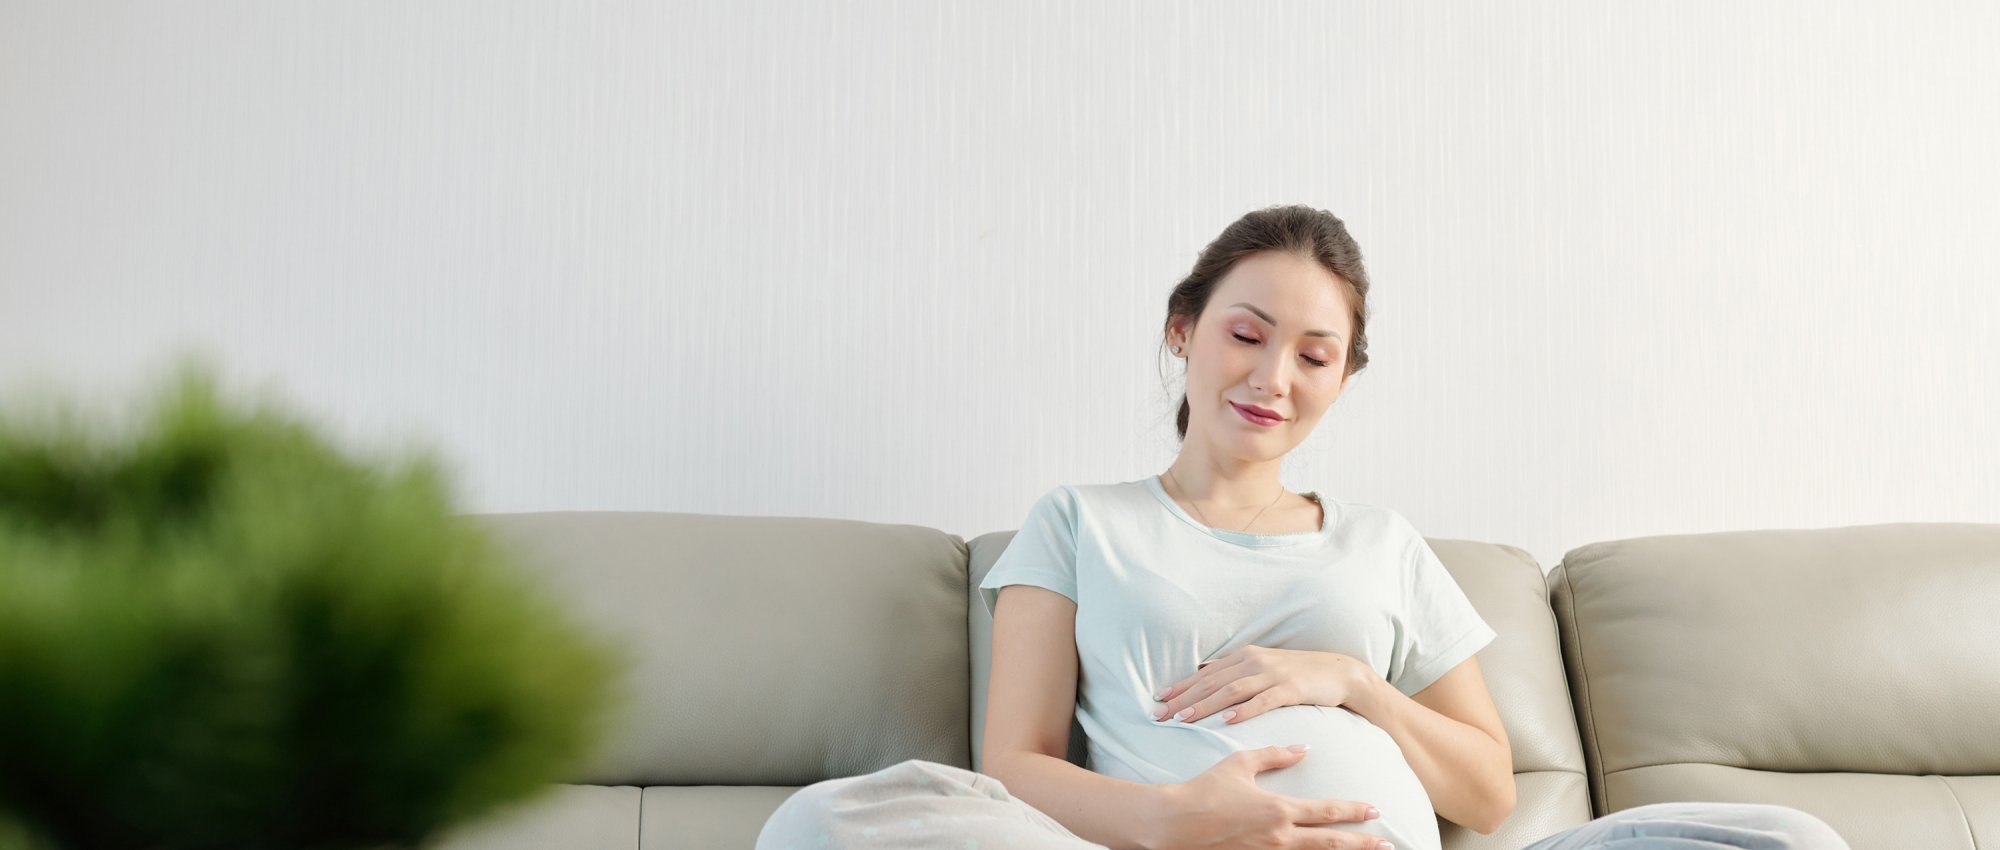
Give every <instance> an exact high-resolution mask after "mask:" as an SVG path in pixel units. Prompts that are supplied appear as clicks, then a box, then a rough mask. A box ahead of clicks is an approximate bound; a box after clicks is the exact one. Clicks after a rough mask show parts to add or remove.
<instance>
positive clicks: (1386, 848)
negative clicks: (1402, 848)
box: [1375, 841, 1396, 850]
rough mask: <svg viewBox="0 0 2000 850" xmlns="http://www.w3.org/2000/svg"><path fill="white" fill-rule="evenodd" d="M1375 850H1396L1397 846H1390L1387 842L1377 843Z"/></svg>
mask: <svg viewBox="0 0 2000 850" xmlns="http://www.w3.org/2000/svg"><path fill="white" fill-rule="evenodd" d="M1375 850H1396V845H1394V844H1390V843H1389V842H1387V841H1377V842H1375Z"/></svg>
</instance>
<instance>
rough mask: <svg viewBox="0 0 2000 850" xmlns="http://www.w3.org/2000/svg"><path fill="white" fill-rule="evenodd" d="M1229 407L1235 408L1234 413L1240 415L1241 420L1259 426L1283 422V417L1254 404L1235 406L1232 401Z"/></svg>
mask: <svg viewBox="0 0 2000 850" xmlns="http://www.w3.org/2000/svg"><path fill="white" fill-rule="evenodd" d="M1229 406H1231V407H1234V408H1236V412H1237V413H1240V414H1242V415H1243V418H1245V419H1248V420H1250V421H1252V422H1255V423H1257V424H1259V425H1276V424H1278V423H1280V422H1283V421H1285V420H1284V417H1281V416H1279V415H1278V414H1276V413H1274V412H1272V411H1269V410H1265V409H1264V408H1261V407H1258V406H1256V405H1254V404H1237V403H1236V402H1233V401H1232V402H1230V403H1229Z"/></svg>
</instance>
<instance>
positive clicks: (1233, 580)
mask: <svg viewBox="0 0 2000 850" xmlns="http://www.w3.org/2000/svg"><path fill="white" fill-rule="evenodd" d="M1307 495H1308V496H1309V497H1314V498H1318V499H1319V502H1320V505H1321V507H1322V508H1323V511H1324V514H1325V518H1324V521H1323V523H1322V526H1321V528H1320V530H1318V531H1305V532H1297V533H1289V534H1255V533H1244V532H1238V531H1229V530H1226V529H1215V528H1209V527H1208V526H1206V525H1203V524H1202V523H1201V522H1199V521H1198V520H1196V519H1195V518H1194V517H1193V516H1192V515H1190V514H1188V513H1187V512H1186V511H1184V510H1182V509H1181V507H1180V505H1179V504H1178V503H1176V502H1175V501H1174V500H1173V498H1172V497H1170V496H1168V495H1167V492H1166V490H1165V489H1164V488H1163V487H1161V486H1160V481H1159V478H1158V477H1157V476H1148V477H1147V478H1144V479H1141V480H1138V481H1127V482H1124V483H1119V484H1081V485H1064V486H1060V487H1057V488H1055V489H1053V490H1050V491H1049V492H1048V493H1046V494H1044V495H1043V496H1042V497H1041V498H1039V499H1037V500H1036V501H1035V504H1034V506H1033V507H1032V508H1030V509H1029V511H1028V516H1027V518H1026V520H1024V521H1023V522H1022V525H1021V528H1020V530H1019V531H1018V532H1016V533H1015V535H1014V537H1013V539H1012V540H1011V541H1010V542H1009V543H1008V544H1007V548H1006V550H1005V551H1003V552H1002V553H1001V554H1000V557H999V559H998V560H996V561H995V562H994V564H993V568H992V569H991V571H989V572H988V573H987V574H986V578H985V580H984V581H981V582H980V584H979V589H980V596H981V597H982V598H983V599H984V600H985V602H986V607H987V610H988V611H989V612H990V611H992V610H993V609H994V608H995V607H997V603H998V601H999V596H1000V588H1001V587H1004V586H1006V585H1010V584H1027V585H1034V586H1036V587H1043V588H1047V589H1049V590H1053V591H1055V592H1057V593H1060V594H1062V595H1064V596H1066V597H1068V598H1069V599H1070V600H1071V601H1073V602H1075V603H1076V605H1077V610H1076V648H1077V655H1078V659H1079V668H1078V678H1079V680H1080V681H1079V683H1078V695H1077V706H1076V714H1077V721H1078V723H1079V724H1080V725H1081V726H1082V727H1083V731H1084V734H1085V736H1086V737H1087V738H1088V744H1089V747H1088V751H1089V754H1090V758H1089V762H1088V767H1089V768H1090V770H1092V771H1095V772H1097V773H1102V774H1105V775H1109V776H1116V777H1120V778H1123V779H1129V780H1132V781H1135V782H1145V783H1153V784H1159V783H1173V782H1181V781H1184V780H1187V779H1191V778H1193V777H1194V776H1196V775H1198V774H1200V773H1202V772H1203V771H1206V770H1208V769H1209V768H1211V767H1214V766H1215V763H1216V762H1217V761H1220V760H1221V759H1222V758H1223V757H1224V756H1227V755H1228V754H1230V753H1231V752H1234V751H1236V750H1243V749H1250V748H1254V747H1265V746H1272V745H1276V746H1286V745H1289V744H1295V743H1306V744H1312V745H1313V748H1312V750H1311V751H1310V752H1309V753H1307V754H1306V757H1305V759H1304V760H1302V761H1300V762H1299V763H1298V764H1295V765H1292V766H1291V767H1284V768H1277V769H1275V770H1267V771H1264V772H1262V773H1259V774H1258V775H1257V779H1256V782H1257V785H1258V786H1259V787H1261V788H1265V789H1267V790H1270V791H1275V792H1278V793H1281V794H1288V795H1291V796H1294V797H1302V798H1309V799H1337V800H1358V801H1362V802H1366V803H1369V804H1372V805H1374V806H1376V807H1377V808H1379V809H1381V811H1382V817H1381V818H1379V819H1376V820H1373V821H1364V822H1355V823H1342V824H1329V825H1327V826H1329V827H1331V828H1336V829H1345V830H1350V831H1354V832H1365V833H1370V834H1376V835H1381V836H1383V837H1385V838H1387V839H1389V840H1390V841H1391V842H1393V843H1394V844H1395V845H1396V847H1397V848H1398V850H1438V848H1439V846H1440V839H1439V835H1438V829H1437V820H1436V818H1437V815H1436V812H1435V810H1434V809H1433V808H1432V807H1431V801H1430V796H1429V795H1428V794H1427V793H1426V792H1425V791H1424V787H1423V783H1422V782H1421V780H1419V779H1418V777H1417V775H1416V772H1415V771H1414V770H1413V769H1412V768H1411V767H1410V765H1409V762H1408V761H1407V760H1405V759H1404V758H1403V753H1402V749H1401V748H1400V747H1399V746H1397V744H1396V741H1395V739H1394V738H1392V737H1390V735H1389V733H1388V732H1386V731H1384V730H1383V729H1382V728H1381V727H1378V726H1376V725H1374V724H1373V723H1370V722H1369V721H1368V720H1367V719H1366V718H1364V717H1362V716H1361V715H1359V714H1356V713H1354V712H1353V711H1351V710H1349V709H1347V708H1342V707H1334V708H1326V707H1322V706H1317V705H1295V706H1285V707H1281V708H1278V709H1275V710H1272V711H1268V712H1266V713H1264V714H1260V715H1257V716H1256V717H1252V718H1250V719H1248V720H1245V721H1243V722H1241V723H1233V724H1232V723H1227V722H1226V721H1224V720H1223V718H1222V715H1221V712H1220V711H1218V712H1216V713H1215V714H1211V715H1209V716H1207V717H1203V718H1201V719H1199V720H1196V721H1195V722H1193V723H1187V722H1183V721H1179V720H1175V719H1172V718H1168V719H1167V720H1154V719H1153V718H1152V713H1153V712H1154V711H1156V710H1158V709H1159V708H1160V707H1161V705H1162V704H1161V703H1159V702H1157V701H1155V700H1154V699H1153V694H1155V693H1157V692H1158V691H1159V690H1160V689H1161V688H1164V687H1166V686H1167V685H1170V684H1172V683H1174V682H1177V681H1179V680H1181V679H1183V678H1186V677H1187V676H1189V675H1192V674H1193V673H1194V672H1195V670H1196V665H1198V664H1200V663H1201V662H1203V661H1207V660H1209V659H1211V658H1216V657H1218V656H1221V655H1225V654H1227V653H1229V652H1231V651H1233V650H1236V649H1239V648H1241V647H1244V646H1248V645H1256V646H1265V647H1276V648H1283V649H1303V650H1316V651H1325V652H1339V653H1343V654H1346V655H1350V656H1353V657H1354V658H1356V659H1359V660H1361V661H1364V662H1366V663H1368V664H1369V665H1371V666H1373V667H1374V668H1375V670H1376V672H1378V673H1380V674H1382V676H1383V678H1384V679H1386V680H1387V681H1388V682H1389V684H1390V685H1392V686H1394V687H1395V688H1396V689H1397V690H1399V691H1401V692H1403V693H1404V694H1410V695H1414V694H1416V693H1417V692H1418V691H1421V690H1423V689H1424V688H1425V687H1426V686H1428V685H1429V684H1431V683H1432V682H1434V681H1436V680H1437V678H1438V677H1440V676H1442V675H1444V674H1445V673H1446V672H1448V671H1449V670H1451V669H1452V668H1453V667H1456V666H1457V665H1458V664H1459V663H1460V662H1463V661H1465V660H1466V659H1468V658H1471V657H1472V656H1473V655H1474V654H1475V653H1477V652H1478V651H1479V650H1480V649H1482V648H1484V647H1485V646H1486V645H1487V644H1488V643H1489V642H1491V641H1492V640H1493V638H1494V637H1496V633H1495V632H1494V630H1493V629H1492V627H1491V626H1489V625H1487V623H1486V621H1485V620H1483V619H1481V618H1480V616H1479V614H1478V612H1477V611H1475V610H1474V609H1473V606H1472V602H1471V600H1470V599H1468V598H1466V595H1465V592H1464V591H1463V590H1462V589H1461V588H1460V587H1459V586H1458V583H1457V582H1456V581H1454V580H1453V579H1452V577H1451V574H1450V573H1449V572H1447V571H1446V570H1445V567H1444V564H1443V563H1442V562H1440V561H1439V560H1438V558H1437V555H1436V554H1435V553H1434V552H1432V551H1431V548H1430V546H1429V545H1428V544H1426V543H1425V542H1424V539H1423V536H1422V535H1421V534H1419V533H1418V532H1417V530H1416V528H1415V527H1413V526H1412V525H1411V524H1410V522H1409V521H1408V520H1406V519H1404V518H1403V516H1402V515H1401V514H1398V513H1396V512H1395V511H1393V510H1390V509H1388V508H1383V507H1377V506H1374V505H1365V504H1356V503H1350V502H1339V501H1335V500H1332V499H1326V498H1324V497H1320V496H1319V495H1318V494H1317V493H1308V494H1307Z"/></svg>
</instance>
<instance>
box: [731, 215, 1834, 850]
mask: <svg viewBox="0 0 2000 850" xmlns="http://www.w3.org/2000/svg"><path fill="white" fill-rule="evenodd" d="M1367 295H1368V277H1367V274H1366V273H1365V271H1364V270H1363V268H1362V264H1361V253H1360V249H1359V248H1358V247H1357V246H1356V245H1355V243H1354V240H1353V239H1352V238H1351V237H1350V236H1349V235H1348V233H1347V228H1346V226H1345V225H1344V224H1342V222H1341V221H1340V220H1339V219H1338V218H1335V217H1334V216H1332V215H1331V214H1328V213H1326V212H1325V211H1322V210H1315V209H1311V208H1307V207H1297V206H1294V207H1276V208H1270V209H1264V210H1258V211H1256V212H1252V213H1250V214H1248V215H1246V216H1244V217H1243V218H1241V219H1239V220H1238V221H1236V222H1235V223H1234V224H1231V225H1230V226H1229V227H1228V228H1227V229H1225V230H1224V231H1223V233H1222V235H1221V236H1219V237H1217V238H1216V239H1215V241H1213V242H1212V243H1210V244H1209V245H1208V247H1207V248H1206V249H1205V250H1204V251H1203V252H1202V254H1201V256H1200V258H1199V259H1198V260H1197V261H1196V263H1195V266H1194V269H1193V271H1192V272H1191V273H1189V275H1188V276H1187V278H1186V279H1185V280H1183V281H1182V282H1181V283H1180V285H1179V286H1177V287H1176V288H1175V289H1174V291H1173V293H1172V294H1171V295H1170V296H1169V298H1168V300H1167V321H1166V325H1165V328H1164V336H1163V339H1162V343H1163V344H1164V345H1166V346H1167V347H1168V348H1169V350H1170V351H1171V353H1172V355H1173V356H1174V357H1176V358H1180V359H1184V360H1185V361H1186V362H1187V379H1186V388H1187V392H1186V396H1185V397H1184V398H1183V400H1182V402H1181V406H1180V414H1179V418H1178V421H1177V423H1176V428H1177V430H1178V431H1179V433H1180V436H1181V441H1182V444H1181V451H1180V454H1179V456H1178V457H1176V458H1175V459H1174V461H1173V463H1172V464H1171V465H1170V466H1169V467H1168V468H1167V469H1166V471H1165V472H1164V473H1162V474H1160V475H1149V476H1146V477H1144V478H1142V479H1139V480H1135V481H1127V482H1122V483H1117V484H1082V485H1065V486H1061V487H1057V488H1055V489H1053V490H1050V491H1048V492H1047V493H1045V494H1044V495H1043V496H1042V497H1041V498H1040V499H1039V500H1037V501H1036V502H1035V504H1034V506H1033V507H1032V508H1031V509H1030V510H1029V512H1028V517H1027V519H1026V520H1025V521H1024V522H1023V523H1022V526H1021V529H1020V531H1019V532H1018V533H1016V535H1015V536H1014V538H1013V540H1012V541H1010V542H1009V544H1008V546H1007V548H1006V550H1005V551H1004V552H1002V553H1001V555H1000V557H999V559H998V560H997V561H996V562H995V563H994V565H993V568H992V570H991V571H990V572H988V573H987V576H986V578H985V580H984V581H983V582H981V583H980V585H979V593H980V595H981V598H982V599H983V600H984V603H985V604H986V605H987V607H988V608H989V610H991V612H992V614H993V647H992V660H993V663H992V670H991V673H990V676H989V688H988V691H989V700H988V704H987V711H986V726H985V737H984V740H983V742H982V751H983V755H984V759H983V767H984V772H983V773H973V772H971V771H968V770H964V769H962V768H957V767H952V766H949V765H942V764H937V763H934V762H927V761H921V760H915V759H912V760H907V761H904V762H902V763H899V764H896V765H893V766H890V767H887V768H884V769H882V770H879V771H876V772H874V773H871V774H866V775H863V776H853V777H844V778H840V779H832V780H827V781H825V782H820V783H816V784H814V785H811V786H808V787H806V788H804V789H801V790H800V791H799V792H798V793H797V794H794V795H793V796H792V797H791V798H789V799H788V800H786V802H785V803H784V805H782V806H780V807H779V809H778V811H777V812H776V813H774V814H773V815H772V816H771V818H770V820H769V821H767V822H766V823H765V825H764V829H763V831H762V833H761V834H760V835H759V836H758V839H757V847H758V850H789V848H800V850H804V848H827V847H832V848H850V847H851V848H864V847H896V848H949V850H981V848H984V850H1000V848H1006V847H1017V848H1064V850H1096V849H1097V848H1106V847H1109V848H1147V849H1148V850H1154V849H1155V848H1157V850H1179V848H1216V850H1220V848H1271V847H1284V848H1292V847H1296V848H1356V850H1360V849H1361V848H1366V850H1378V848H1381V847H1383V846H1384V845H1385V843H1386V845H1388V846H1392V847H1394V848H1397V850H1440V840H1439V835H1438V829H1437V818H1439V817H1443V818H1445V819H1447V820H1451V821H1453V822H1455V823H1459V824H1462V825H1464V826H1466V827H1468V828H1470V829H1472V830H1474V831H1477V832H1480V833H1491V832H1493V831H1495V830H1496V829H1498V828H1499V827H1500V825H1501V824H1502V823H1503V822H1505V821H1506V819H1507V817H1508V815H1509V813H1511V812H1512V810H1513V808H1514V773H1513V767H1512V749H1511V747H1510V745H1509V744H1508V741H1507V732H1506V729H1505V728H1504V727H1503V726H1502V725H1501V722H1500V715H1499V712H1498V711H1497V709H1495V707H1494V705H1493V699H1492V696H1491V695H1490V694H1489V693H1488V692H1487V689H1486V683H1485V679H1484V678H1483V677H1482V675H1481V673H1480V670H1479V663H1478V660H1477V659H1476V658H1475V657H1474V656H1475V654H1476V653H1478V652H1479V650H1480V649H1482V648H1484V647H1485V646H1486V645H1487V644H1488V643H1489V642H1491V641H1492V640H1493V639H1494V637H1495V636H1496V633H1495V632H1494V630H1493V629H1492V627H1490V626H1489V625H1488V624H1487V623H1486V622H1485V621H1484V620H1482V619H1481V618H1480V616H1479V614H1478V612H1477V611H1475V610H1474V608H1473V606H1472V603H1471V601H1470V600H1469V599H1467V597H1466V595H1465V593H1464V592H1463V591H1462V590H1461V589H1460V588H1459V586H1458V585H1457V583H1456V582H1455V581H1454V580H1453V579H1452V577H1451V575H1450V573H1448V572H1447V571H1446V570H1445V567H1444V565H1443V564H1442V563H1441V562H1440V561H1439V560H1438V558H1437V556H1436V554H1435V553H1433V552H1432V551H1431V549H1430V547H1429V546H1428V545H1427V544H1426V543H1425V542H1424V539H1423V537H1422V535H1421V534H1419V533H1418V532H1417V530H1416V529H1415V528H1414V527H1412V526H1411V524H1410V523H1409V522H1408V521H1407V520H1405V519H1404V518H1403V517H1402V516H1401V515H1400V514H1398V513H1396V512H1395V511H1393V510H1390V509H1387V508H1382V507H1376V506H1373V505H1366V504H1358V503H1350V502H1342V501H1338V500H1334V499H1329V498H1325V497H1323V496H1321V495H1320V494H1318V493H1316V492H1311V491H1308V492H1305V493H1292V492H1288V491H1286V489H1285V488H1284V486H1283V485H1282V484H1280V483H1279V480H1278V472H1279V466H1280V463H1281V461H1282V460H1283V459H1284V456H1285V454H1286V453H1287V452H1289V451H1291V450H1292V449H1293V448H1294V447H1296V446H1297V445H1299V444H1300V443H1301V442H1303V441H1304V440H1305V438H1306V437H1307V435H1309V434H1310V433H1311V432H1312V430H1313V427H1314V426H1315V425H1317V424H1318V423H1319V421H1320V419H1321V418H1322V417H1323V416H1324V415H1325V414H1326V411H1327V409H1328V408H1329V407H1330V406H1331V405H1332V404H1333V402H1334V400H1335V399H1337V398H1339V397H1340V394H1341V392H1342V391H1344V390H1345V389H1346V388H1347V383H1348V380H1349V379H1350V378H1352V377H1353V376H1354V374H1355V373H1357V372H1359V371H1361V369H1362V368H1364V367H1365V366H1367V364H1368V345H1367V335H1366V319H1367V309H1366V307H1367ZM1072 718H1074V719H1075V720H1076V721H1077V722H1078V723H1079V724H1080V725H1081V726H1082V727H1083V731H1084V733H1085V735H1086V737H1087V739H1088V744H1089V759H1088V764H1089V767H1088V768H1087V769H1086V768H1083V767H1078V766H1076V765H1074V764H1071V763H1070V762H1069V761H1068V760H1067V759H1066V758H1065V755H1066V753H1067V751H1068V743H1069V729H1070V723H1071V720H1072ZM1612 845H1615V846H1616V847H1617V848H1620V850H1648V848H1657V850H1669V848H1674V849H1675V850H1697V848H1736V847H1742V848H1752V847H1755V848H1827V850H1844V848H1846V846H1847V845H1846V844H1845V843H1844V842H1842V841H1841V839H1840V838H1839V836H1838V835H1837V834H1835V833H1834V832H1833V830H1832V829H1831V828H1830V827H1828V826H1827V825H1826V824H1825V823H1824V822H1822V821H1820V820H1818V819H1817V818H1814V817H1813V816H1811V815H1809V814H1807V813H1805V812H1802V811H1799V810H1797V809H1792V808H1788V807H1784V806H1776V805H1762V804H1721V803H1666V804H1658V805H1654V806H1642V807H1638V808H1634V809H1627V810H1625V811H1622V812H1617V813H1613V814H1611V815H1607V816H1605V817H1602V818H1598V819H1597V820H1595V821H1592V822H1590V823H1587V824H1584V825H1582V826H1578V827H1574V828H1572V829H1569V830H1566V831H1564V832H1561V833H1558V834H1556V835H1552V836H1548V837H1546V838H1544V839H1542V840H1540V841H1537V842H1536V843H1534V844H1533V845H1531V847H1530V848H1527V850H1575V849H1576V848H1587V847H1599V846H1612Z"/></svg>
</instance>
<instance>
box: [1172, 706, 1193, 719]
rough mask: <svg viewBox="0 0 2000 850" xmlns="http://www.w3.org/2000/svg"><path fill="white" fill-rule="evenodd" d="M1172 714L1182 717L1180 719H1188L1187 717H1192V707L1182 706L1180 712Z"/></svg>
mask: <svg viewBox="0 0 2000 850" xmlns="http://www.w3.org/2000/svg"><path fill="white" fill-rule="evenodd" d="M1174 716H1175V717H1178V718H1180V719H1182V720H1186V719H1188V718H1190V717H1193V716H1194V709H1192V708H1183V709H1181V713H1179V714H1176V715H1174Z"/></svg>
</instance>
